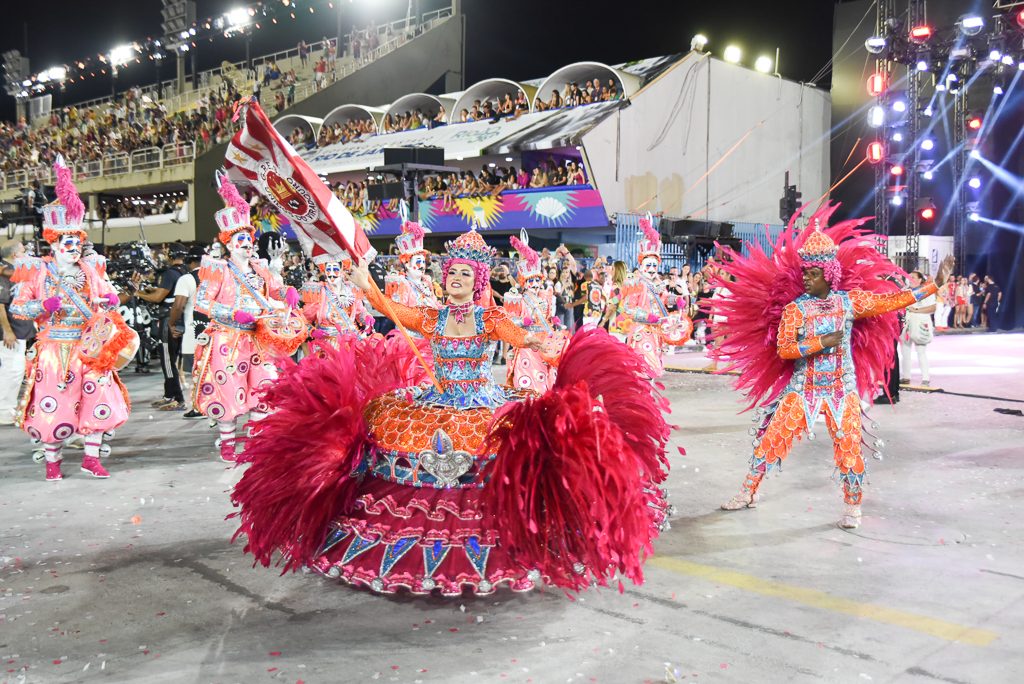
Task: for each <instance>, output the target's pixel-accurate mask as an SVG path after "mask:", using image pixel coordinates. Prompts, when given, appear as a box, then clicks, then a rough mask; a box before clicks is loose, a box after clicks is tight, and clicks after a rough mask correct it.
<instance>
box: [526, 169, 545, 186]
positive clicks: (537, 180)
mask: <svg viewBox="0 0 1024 684" xmlns="http://www.w3.org/2000/svg"><path fill="white" fill-rule="evenodd" d="M547 185H548V177H547V175H546V174H545V173H544V172H543V171H541V168H540V167H539V166H538V167H537V168H535V169H534V170H533V175H532V176H530V187H531V188H543V187H545V186H547Z"/></svg>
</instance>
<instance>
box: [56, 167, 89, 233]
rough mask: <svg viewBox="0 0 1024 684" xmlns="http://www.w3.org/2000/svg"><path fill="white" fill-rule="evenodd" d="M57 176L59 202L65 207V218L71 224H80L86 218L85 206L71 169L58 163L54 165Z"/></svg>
mask: <svg viewBox="0 0 1024 684" xmlns="http://www.w3.org/2000/svg"><path fill="white" fill-rule="evenodd" d="M53 170H54V172H55V173H56V174H57V187H56V190H57V201H59V202H60V203H61V204H62V205H63V206H64V216H65V219H66V220H67V222H68V223H69V224H75V225H76V224H80V223H81V222H82V219H84V218H85V205H84V204H82V198H81V197H79V196H78V189H77V188H75V183H74V181H73V180H72V178H71V169H69V168H68V167H67V166H65V165H64V164H62V163H61V162H60V161H57V162H55V163H54V165H53Z"/></svg>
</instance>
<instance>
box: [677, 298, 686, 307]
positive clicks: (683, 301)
mask: <svg viewBox="0 0 1024 684" xmlns="http://www.w3.org/2000/svg"><path fill="white" fill-rule="evenodd" d="M676 308H677V309H685V308H686V297H676Z"/></svg>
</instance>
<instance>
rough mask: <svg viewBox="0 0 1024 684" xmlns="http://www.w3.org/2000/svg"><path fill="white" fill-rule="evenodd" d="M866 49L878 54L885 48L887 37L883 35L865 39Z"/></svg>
mask: <svg viewBox="0 0 1024 684" xmlns="http://www.w3.org/2000/svg"><path fill="white" fill-rule="evenodd" d="M864 49H865V50H867V51H868V52H870V53H871V54H873V55H877V54H878V53H880V52H881V51H882V50H884V49H885V38H882V37H881V36H871V37H870V38H868V39H867V40H865V41H864Z"/></svg>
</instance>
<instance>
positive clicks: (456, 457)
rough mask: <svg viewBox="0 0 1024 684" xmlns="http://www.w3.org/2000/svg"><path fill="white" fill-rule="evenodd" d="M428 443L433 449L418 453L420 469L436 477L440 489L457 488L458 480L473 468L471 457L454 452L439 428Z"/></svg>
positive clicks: (443, 432)
mask: <svg viewBox="0 0 1024 684" xmlns="http://www.w3.org/2000/svg"><path fill="white" fill-rule="evenodd" d="M430 441H431V444H432V445H433V447H434V448H433V449H427V450H425V451H421V452H420V454H419V460H420V468H422V469H423V470H425V471H426V472H428V473H430V474H431V475H433V476H434V477H436V478H437V481H438V484H440V485H441V486H442V487H457V486H458V484H459V478H460V477H462V476H463V475H465V474H466V473H467V472H469V469H470V468H472V467H473V455H472V454H470V453H469V452H467V451H456V450H455V448H454V447H453V446H452V439H451V437H449V436H448V434H447V433H446V432H445V431H444V430H442V429H440V428H438V429H437V431H436V432H434V436H433V437H432V438H431V440H430Z"/></svg>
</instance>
